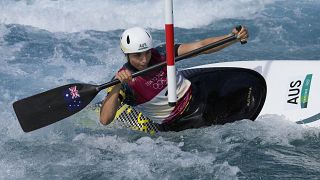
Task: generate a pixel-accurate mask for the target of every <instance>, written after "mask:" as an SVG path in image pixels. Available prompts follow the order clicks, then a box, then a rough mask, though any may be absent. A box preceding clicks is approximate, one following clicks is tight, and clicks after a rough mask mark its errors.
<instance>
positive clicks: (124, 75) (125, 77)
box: [116, 69, 132, 83]
mask: <svg viewBox="0 0 320 180" xmlns="http://www.w3.org/2000/svg"><path fill="white" fill-rule="evenodd" d="M116 78H117V79H119V81H121V83H128V82H130V81H132V74H131V72H130V71H129V70H127V69H124V70H121V71H119V72H117V73H116Z"/></svg>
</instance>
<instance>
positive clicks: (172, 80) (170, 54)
mask: <svg viewBox="0 0 320 180" xmlns="http://www.w3.org/2000/svg"><path fill="white" fill-rule="evenodd" d="M165 31H166V51H167V82H168V104H169V106H175V105H176V102H177V92H176V90H177V82H176V67H175V64H174V63H175V60H174V30H173V2H172V0H165Z"/></svg>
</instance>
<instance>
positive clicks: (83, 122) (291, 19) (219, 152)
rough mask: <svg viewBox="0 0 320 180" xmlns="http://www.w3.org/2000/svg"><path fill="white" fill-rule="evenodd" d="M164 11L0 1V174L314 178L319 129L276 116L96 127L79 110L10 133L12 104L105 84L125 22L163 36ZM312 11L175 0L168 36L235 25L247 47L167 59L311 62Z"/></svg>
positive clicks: (158, 6) (255, 1) (119, 3)
mask: <svg viewBox="0 0 320 180" xmlns="http://www.w3.org/2000/svg"><path fill="white" fill-rule="evenodd" d="M163 7H164V4H163V1H159V0H128V1H125V0H90V1H89V0H0V108H1V111H0V179H32V180H33V179H319V178H320V155H319V152H320V139H319V135H320V130H319V129H317V128H313V129H310V128H309V129H305V128H303V127H301V126H300V125H297V124H294V123H290V122H289V121H287V120H286V117H283V116H281V115H277V114H274V115H269V116H265V117H263V118H259V119H258V120H256V121H255V122H252V121H248V120H243V121H239V122H236V123H232V124H226V125H223V126H213V127H208V128H202V129H192V130H185V131H182V132H178V133H160V134H158V135H155V136H149V135H146V134H144V133H140V132H134V131H130V130H126V129H121V128H117V127H114V126H112V125H111V126H108V127H103V126H101V125H100V124H99V122H98V117H97V114H96V113H95V112H93V111H90V110H88V109H85V110H84V111H82V112H80V113H77V114H76V115H74V116H72V117H70V118H67V119H65V120H63V121H60V122H58V123H55V124H53V125H50V126H48V127H46V128H42V129H40V130H37V131H34V132H31V133H24V132H23V131H22V130H21V128H20V125H19V123H18V120H17V118H16V116H15V114H14V112H13V108H12V103H13V102H14V101H16V100H18V99H21V98H24V97H27V96H31V95H33V94H36V93H40V92H43V91H45V90H48V89H52V88H54V87H58V86H61V85H64V84H68V83H74V82H84V83H91V84H101V83H104V82H108V81H109V80H110V78H111V77H112V76H113V75H114V73H115V71H116V70H117V69H118V68H119V67H121V65H122V64H123V63H124V62H125V59H124V57H123V55H122V52H121V51H120V49H119V35H120V34H121V32H122V31H123V30H124V29H125V28H129V27H132V26H143V27H146V28H148V29H149V30H150V31H151V33H152V35H153V38H154V43H155V44H158V43H161V42H164V13H163ZM319 10H320V1H318V0H302V1H294V0H287V1H280V0H238V1H234V0H224V1H219V0H175V1H174V13H175V14H174V16H175V19H174V21H175V27H176V28H175V41H176V42H179V43H184V42H190V41H195V40H199V39H202V38H206V37H210V36H219V35H224V34H228V33H230V32H231V28H232V27H234V26H236V25H238V24H244V25H246V26H247V27H248V29H249V31H250V39H249V41H248V43H247V44H246V45H241V44H240V43H238V44H235V45H233V46H232V47H229V48H227V49H224V50H223V51H220V52H218V53H215V54H211V55H204V56H201V57H196V58H192V59H190V60H185V61H182V62H179V63H178V64H177V66H178V67H179V68H185V67H191V66H195V65H202V64H206V63H214V62H223V61H235V60H281V59H284V60H289V59H295V60H318V59H320V21H319V18H320V13H319ZM103 97H104V93H101V94H99V95H98V96H97V98H95V99H94V101H93V102H97V101H99V100H101V99H102V98H103ZM26 108H28V107H26Z"/></svg>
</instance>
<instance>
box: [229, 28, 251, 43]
mask: <svg viewBox="0 0 320 180" xmlns="http://www.w3.org/2000/svg"><path fill="white" fill-rule="evenodd" d="M240 27H241V28H237V27H235V28H233V29H232V34H235V35H236V36H237V37H238V40H239V41H241V42H245V41H247V39H248V38H249V31H248V29H247V28H246V27H245V26H240Z"/></svg>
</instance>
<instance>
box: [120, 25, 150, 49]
mask: <svg viewBox="0 0 320 180" xmlns="http://www.w3.org/2000/svg"><path fill="white" fill-rule="evenodd" d="M120 47H121V49H122V51H123V53H125V54H127V53H138V52H144V51H147V50H149V49H151V48H152V37H151V35H150V33H149V32H148V31H147V30H145V29H143V28H140V27H133V28H130V29H127V30H125V31H124V32H123V33H122V35H121V38H120Z"/></svg>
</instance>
